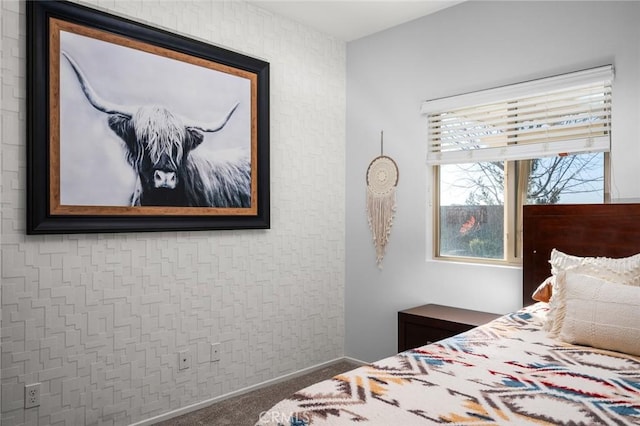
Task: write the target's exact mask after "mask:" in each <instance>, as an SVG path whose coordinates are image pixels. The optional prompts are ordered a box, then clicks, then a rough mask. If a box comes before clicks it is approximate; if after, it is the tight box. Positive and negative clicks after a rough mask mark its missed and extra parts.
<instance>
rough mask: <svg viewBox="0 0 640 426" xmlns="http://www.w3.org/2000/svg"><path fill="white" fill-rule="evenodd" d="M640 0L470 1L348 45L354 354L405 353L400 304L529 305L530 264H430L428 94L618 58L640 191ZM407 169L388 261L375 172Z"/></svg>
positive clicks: (619, 127) (626, 144)
mask: <svg viewBox="0 0 640 426" xmlns="http://www.w3.org/2000/svg"><path fill="white" fill-rule="evenodd" d="M638 22H640V3H639V2H609V1H600V2H519V1H518V2H503V1H501V2H482V1H473V2H466V3H463V4H460V5H457V6H454V7H452V8H450V9H446V10H443V11H440V12H438V13H436V14H433V15H430V16H426V17H424V18H421V19H418V20H416V21H412V22H410V23H407V24H404V25H401V26H398V27H395V28H393V29H390V30H387V31H384V32H381V33H378V34H375V35H373V36H370V37H367V38H363V39H360V40H356V41H354V42H350V43H349V44H348V46H347V58H348V59H347V172H346V173H347V175H346V177H347V179H346V182H347V224H346V229H347V242H346V244H347V245H346V251H347V280H346V354H347V355H348V356H351V357H354V358H358V359H362V360H366V361H372V360H375V359H379V358H382V357H385V356H389V355H391V354H393V353H394V352H395V351H396V347H397V346H396V342H397V311H398V310H402V309H406V308H409V307H412V306H417V305H420V304H424V303H440V304H447V305H452V306H459V307H464V308H470V309H477V310H484V311H489V312H496V313H506V312H508V311H512V310H515V309H517V308H519V307H520V306H521V288H520V286H521V282H522V278H521V269H520V268H505V267H489V266H478V265H464V264H454V263H443V262H434V261H425V259H428V258H429V256H430V250H431V219H430V217H429V216H430V212H431V207H430V206H429V205H428V204H429V202H430V201H429V200H431V193H430V186H429V185H428V184H427V176H428V173H427V169H426V166H425V161H424V160H425V156H426V148H425V141H426V120H425V117H424V116H421V115H420V113H419V111H420V105H421V103H422V101H424V100H427V99H433V98H439V97H444V96H450V95H455V94H460V93H465V92H469V91H475V90H482V89H486V88H492V87H496V86H501V85H505V84H511V83H517V82H521V81H526V80H530V79H535V78H541V77H546V76H551V75H555V74H561V73H566V72H571V71H577V70H581V69H585V68H590V67H594V66H598V65H604V64H610V63H612V64H613V65H614V66H615V70H616V79H615V83H614V101H613V102H614V103H613V140H612V167H613V197H614V198H616V199H621V200H636V201H637V200H638V198H639V197H640V186H639V185H638V182H640V175H639V173H638V166H637V164H638V162H639V161H640V142H639V141H640V126H639V124H638V123H639V122H640V25H638ZM380 130H384V132H385V145H384V146H385V154H387V155H389V156H391V157H392V158H394V159H395V160H396V162H397V164H398V167H399V169H400V180H399V185H398V192H397V213H396V218H395V224H394V226H393V228H392V231H391V237H390V243H389V245H388V250H387V255H386V256H385V259H384V269H383V270H378V269H377V268H376V266H375V252H374V248H373V245H372V242H371V233H370V231H369V229H368V226H367V219H366V210H365V172H366V170H367V166H368V164H369V162H370V161H371V160H372V159H373V158H374V157H375V156H377V155H379V152H380V147H379V134H380Z"/></svg>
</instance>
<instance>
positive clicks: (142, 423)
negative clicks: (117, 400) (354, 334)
mask: <svg viewBox="0 0 640 426" xmlns="http://www.w3.org/2000/svg"><path fill="white" fill-rule="evenodd" d="M340 361H350V362H354V363H357V364H360V365H364V364H367V363H366V362H364V361H360V360H358V359H355V358H350V357H346V356H345V357H340V358H336V359H333V360H331V361H327V362H323V363H321V364H317V365H314V366H311V367H307V368H303V369H302V370H298V371H295V372H293V373H289V374H285V375H284V376H280V377H276V378H275V379H271V380H267V381H264V382H261V383H257V384H255V385H251V386H248V387H246V388H242V389H238V390H237V391H234V392H229V393H226V394H224V395H220V396H216V397H215V398H210V399H206V400H204V401H201V402H197V403H195V404H191V405H187V406H186V407H182V408H178V409H177V410H173V411H169V412H167V413H164V414H160V415H159V416H155V417H151V418H149V419H146V420H142V421H139V422H137V423H132V424H131V425H130V426H150V425H153V424H155V423H158V422H162V421H165V420H169V419H172V418H174V417H178V416H182V415H184V414H188V413H191V412H192V411H196V410H200V409H201V408H206V407H208V406H210V405H213V404H215V403H216V402H220V401H224V400H225V399H229V398H233V397H234V396H239V395H243V394H245V393H248V392H251V391H254V390H258V389H261V388H264V387H267V386H271V385H275V384H276V383H280V382H284V381H285V380H289V379H293V378H295V377H298V376H302V375H304V374H307V373H311V372H312V371H315V370H319V369H321V368H324V367H326V366H329V365H331V364H335V363H337V362H340Z"/></svg>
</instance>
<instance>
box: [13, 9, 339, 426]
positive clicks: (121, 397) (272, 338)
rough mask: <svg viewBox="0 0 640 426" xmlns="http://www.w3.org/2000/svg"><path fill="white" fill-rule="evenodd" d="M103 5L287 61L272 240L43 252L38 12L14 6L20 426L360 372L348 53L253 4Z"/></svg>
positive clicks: (146, 240) (133, 415)
mask: <svg viewBox="0 0 640 426" xmlns="http://www.w3.org/2000/svg"><path fill="white" fill-rule="evenodd" d="M91 4H92V7H95V8H99V9H103V10H107V11H110V12H112V13H116V14H118V15H121V16H126V17H129V18H131V19H134V20H137V21H141V22H145V23H148V24H151V25H155V26H160V27H162V28H164V29H169V30H171V31H175V32H178V33H181V34H184V35H187V36H190V37H195V38H198V39H201V40H205V41H207V42H210V43H212V44H215V45H219V46H223V47H226V48H228V49H231V50H236V51H239V52H241V53H244V54H247V55H250V56H255V57H259V58H261V59H264V60H266V61H268V62H270V64H271V109H270V110H271V203H272V211H271V213H272V229H271V230H267V231H264V230H263V231H218V232H213V231H205V232H165V233H128V234H87V235H84V234H83V235H64V236H26V235H25V214H26V213H25V206H26V201H25V200H26V195H25V187H26V181H25V175H26V152H25V138H26V135H25V126H26V123H25V115H26V102H27V100H26V95H25V84H26V82H25V81H26V76H25V56H26V51H25V37H26V24H25V16H24V13H25V5H24V2H20V3H19V2H16V1H2V3H1V4H0V7H1V12H2V17H1V25H2V27H1V55H2V56H1V58H2V65H1V67H2V97H1V99H2V104H1V121H0V124H1V126H2V127H1V128H0V130H1V133H0V134H1V137H2V139H1V151H0V153H1V154H0V155H1V163H0V164H1V170H2V173H1V175H0V179H1V180H0V183H1V190H2V193H1V202H2V211H1V215H2V226H1V243H2V264H1V268H2V269H1V276H2V281H1V289H2V299H1V301H2V311H1V314H2V327H1V339H2V358H1V362H2V364H1V367H2V368H1V381H2V394H1V396H2V424H3V425H22V424H29V425H36V424H40V425H45V424H46V425H49V424H51V425H80V424H87V425H89V424H100V425H124V424H129V423H133V422H137V421H141V420H144V419H148V418H151V417H153V416H157V415H160V414H162V413H166V412H168V411H171V410H176V409H180V408H183V407H185V406H188V405H190V404H194V403H198V402H200V401H204V400H207V399H210V398H214V397H217V396H221V395H225V394H227V393H230V392H233V391H235V390H238V389H242V388H245V387H247V386H251V385H253V384H256V383H260V382H263V381H265V380H269V379H272V378H275V377H278V376H281V375H284V374H287V373H290V372H293V371H297V370H300V369H303V368H305V367H309V366H312V365H316V364H319V363H322V362H325V361H328V360H331V359H334V358H337V357H340V356H342V355H343V353H344V312H343V310H344V268H345V253H344V245H345V241H344V240H345V236H344V222H345V219H344V218H345V200H344V196H345V62H346V61H345V52H346V49H345V45H344V43H343V42H340V41H337V40H334V39H332V38H330V37H327V36H324V35H322V34H320V33H318V32H316V31H314V30H311V29H308V28H305V27H304V26H301V25H299V24H296V23H294V22H291V21H288V20H286V19H283V18H280V17H278V16H274V15H273V14H271V13H268V12H265V11H262V10H261V9H259V8H256V7H255V6H252V5H249V4H247V3H244V2H228V1H225V2H221V1H215V2H214V1H180V2H177V1H149V0H144V1H98V2H94V3H91ZM212 342H221V358H222V359H221V361H220V362H219V363H210V362H209V361H208V359H209V358H208V357H209V344H210V343H212ZM184 349H189V350H190V352H191V354H192V357H193V365H192V367H191V368H190V369H188V370H180V371H179V370H178V367H177V359H178V356H177V353H178V351H180V350H184ZM33 382H40V383H42V390H41V394H42V395H41V405H40V407H38V408H32V409H28V410H25V409H23V408H22V407H23V387H24V385H25V384H28V383H33Z"/></svg>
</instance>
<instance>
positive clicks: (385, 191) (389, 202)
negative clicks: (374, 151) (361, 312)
mask: <svg viewBox="0 0 640 426" xmlns="http://www.w3.org/2000/svg"><path fill="white" fill-rule="evenodd" d="M382 137H383V134H382V132H380V155H379V156H378V157H376V158H374V159H373V160H372V161H371V163H370V164H369V168H368V169H367V214H368V219H369V228H371V232H372V233H373V244H374V245H375V247H376V264H377V265H378V268H380V269H382V258H383V257H384V253H385V248H386V246H387V242H388V241H389V234H390V233H391V225H393V216H394V214H395V211H396V186H397V185H398V174H399V173H398V166H397V165H396V163H395V161H393V160H392V159H391V157H388V156H386V155H384V154H383V140H382Z"/></svg>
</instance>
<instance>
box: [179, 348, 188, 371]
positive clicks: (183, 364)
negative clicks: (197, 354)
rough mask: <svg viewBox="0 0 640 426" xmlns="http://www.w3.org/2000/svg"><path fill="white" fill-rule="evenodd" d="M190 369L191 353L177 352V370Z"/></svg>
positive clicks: (186, 351)
mask: <svg viewBox="0 0 640 426" xmlns="http://www.w3.org/2000/svg"><path fill="white" fill-rule="evenodd" d="M187 368H191V353H189V350H185V351H180V352H178V369H179V370H186V369H187Z"/></svg>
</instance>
